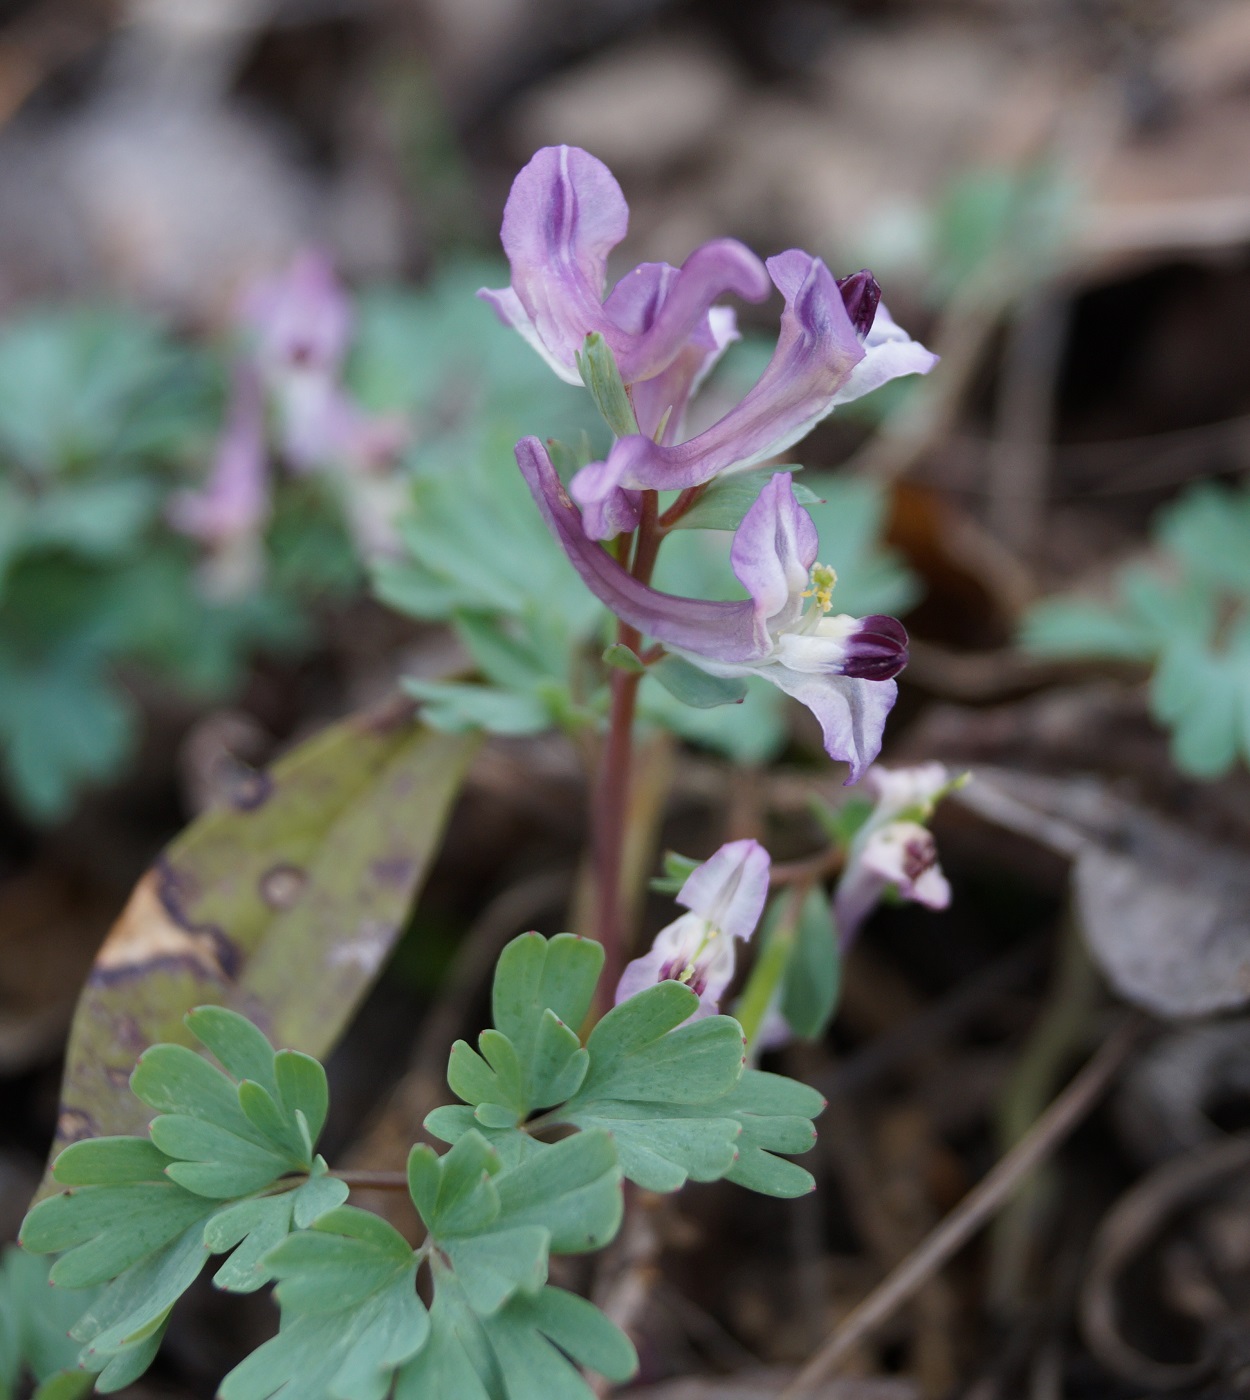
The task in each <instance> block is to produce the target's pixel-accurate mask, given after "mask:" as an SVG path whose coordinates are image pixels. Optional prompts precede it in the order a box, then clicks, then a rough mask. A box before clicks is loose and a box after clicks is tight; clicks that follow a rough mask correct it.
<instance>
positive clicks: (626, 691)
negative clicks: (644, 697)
mask: <svg viewBox="0 0 1250 1400" xmlns="http://www.w3.org/2000/svg"><path fill="white" fill-rule="evenodd" d="M658 513H659V506H658V497H657V495H656V493H655V492H654V491H646V492H644V493H643V506H642V518H641V520H640V521H639V525H638V534H637V538H636V541H635V544H634V559H633V564H632V566H631V569H630V572H631V573H632V574H633V575H634V577H635V578H637V579H639V580H640V581H641V582H643V583H648V582H649V581H650V579H651V571H652V569H653V568H654V567H655V557H656V554H657V553H658V551H659V548H660V539H661V536H660V533H659V531H658V529H657V515H658ZM616 640H617V641H618V642H619V643H620V644H621V645H622V646H626V647H628V648H629V649H630V650H631V651H633V652H635V653H637V652H638V651H639V650H640V649H641V644H642V634H641V633H640V632H639V631H638V629H637V628H636V627H631V626H629V624H628V623H625V622H618V623H617V628H616ZM641 679H642V678H641V676H639V675H635V674H632V673H630V672H626V671H617V670H614V671H613V672H612V678H611V681H610V684H611V688H612V701H611V708H610V709H609V712H608V734H607V739H606V740H605V742H604V745H603V753H602V756H601V759H600V763H599V772H598V776H597V777H596V780H595V790H594V795H593V799H592V807H591V823H592V836H591V849H592V853H593V859H594V867H595V921H596V927H595V934H596V936H597V937H598V939H599V942H600V943H602V944H603V949H604V954H605V959H604V970H603V976H602V977H601V978H600V980H599V1007H598V1009H599V1014H600V1015H603V1014H604V1013H605V1012H606V1011H608V1010H609V1009H610V1008H611V1006H612V998H613V995H614V993H615V991H616V984H617V983H618V982H619V981H620V979H621V973H622V972H623V971H624V970H625V963H626V961H627V958H628V954H629V933H630V930H629V929H627V928H626V927H625V917H624V910H625V901H624V897H623V891H622V889H621V874H622V866H623V861H624V851H625V835H626V826H627V821H628V813H629V797H630V779H631V776H632V773H631V770H632V767H633V740H634V715H635V712H636V710H637V706H638V683H639V681H640V680H641Z"/></svg>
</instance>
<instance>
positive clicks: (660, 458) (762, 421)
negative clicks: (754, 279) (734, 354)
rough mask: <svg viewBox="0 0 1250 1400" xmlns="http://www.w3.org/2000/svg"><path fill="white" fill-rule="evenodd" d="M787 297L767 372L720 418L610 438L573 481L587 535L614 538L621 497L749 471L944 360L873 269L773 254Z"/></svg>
mask: <svg viewBox="0 0 1250 1400" xmlns="http://www.w3.org/2000/svg"><path fill="white" fill-rule="evenodd" d="M768 271H769V275H770V276H771V277H772V279H773V281H774V282H775V283H776V285H777V288H778V290H779V291H780V292H781V293H782V295H783V296H784V297H785V302H786V304H785V310H784V311H783V312H782V317H781V332H780V335H779V337H778V340H777V348H776V350H775V351H774V352H773V356H772V359H771V360H770V361H769V363H768V365H767V367H766V368H765V370H764V373H763V374H762V375H761V376H760V378H759V380H758V381H757V382H756V384H755V385H754V387H753V388H751V389H750V390H749V391H748V393H747V394H746V396H745V398H743V399H742V400H741V402H740V403H738V404H737V405H736V406H735V407H734V408H732V409H731V410H730V411H729V412H728V413H727V414H726V415H725V416H724V417H723V418H721V419H720V421H719V422H717V423H714V424H713V425H712V426H711V427H710V428H708V429H707V430H706V432H702V433H699V434H698V435H697V436H695V437H693V438H690V439H689V440H688V441H685V442H677V441H674V440H673V439H672V437H671V436H669V435H666V436H664V437H662V438H661V439H660V440H659V441H656V440H655V435H654V433H653V432H652V431H650V430H649V429H648V427H647V425H645V424H644V423H643V422H642V421H641V419H640V421H639V427H640V428H641V429H642V431H641V432H640V433H638V434H636V435H632V436H630V437H625V438H622V439H621V440H620V441H619V442H616V443H614V444H613V446H612V449H611V451H610V452H609V453H608V456H607V460H606V461H603V462H592V463H590V464H589V465H588V466H586V467H583V468H582V470H581V471H580V472H578V474H577V475H576V476H575V477H574V478H573V482H572V486H571V488H570V489H571V491H572V494H573V498H574V499H575V500H576V501H577V502H578V504H579V505H581V507H582V509H583V510H584V511H585V512H586V516H587V531H588V533H589V534H591V535H593V536H594V537H595V538H596V539H609V538H611V534H610V533H608V532H609V530H610V528H611V526H612V525H614V524H615V523H616V522H617V520H618V519H619V518H620V517H621V506H620V498H621V496H622V494H624V495H625V496H626V497H628V496H629V495H630V494H631V493H633V492H636V491H638V490H670V489H672V490H684V489H686V488H688V487H691V486H699V485H702V484H703V483H704V482H707V481H710V480H711V479H712V478H713V477H715V476H717V475H719V474H720V473H721V472H726V471H731V470H732V471H744V470H746V469H748V468H750V467H752V466H755V465H756V464H757V463H759V462H763V461H766V460H767V459H768V458H770V457H775V456H776V455H777V454H778V453H780V452H783V451H785V449H786V448H788V447H791V446H793V444H794V443H796V442H798V441H799V439H800V438H802V437H805V436H806V435H807V433H808V432H810V431H811V429H812V428H813V427H814V426H815V425H816V424H817V423H818V422H820V420H821V419H822V418H825V417H827V416H828V414H830V413H831V412H832V411H833V410H834V409H835V408H837V407H838V405H839V404H844V403H849V402H850V401H851V400H852V399H857V398H859V397H860V396H861V395H863V394H866V393H869V392H870V391H871V390H873V389H876V388H878V387H879V386H880V385H882V384H884V383H885V382H886V381H887V380H890V379H894V378H896V377H897V376H899V375H902V374H917V373H918V374H927V373H928V371H929V370H930V369H931V368H932V367H933V365H934V364H936V363H937V357H936V356H935V355H932V354H930V352H929V351H928V350H926V349H925V348H924V347H923V346H922V345H919V344H917V342H915V341H913V340H912V339H911V338H910V337H909V336H908V335H907V333H906V332H905V331H903V330H901V329H900V328H899V327H898V326H897V325H895V323H894V322H893V321H892V320H891V319H890V316H889V313H888V312H887V311H886V310H885V308H884V307H883V306H880V305H879V302H880V297H881V289H880V288H879V287H878V286H877V283H876V280H875V279H874V278H873V276H872V274H871V273H869V272H858V273H856V274H855V275H854V276H853V277H847V278H844V279H843V280H842V281H841V282H838V281H835V279H834V278H833V276H832V274H831V273H830V272H829V269H828V268H827V267H826V266H825V265H824V263H823V262H821V261H820V259H819V258H813V257H811V256H809V255H808V254H807V253H803V252H800V251H799V250H798V249H791V250H790V251H789V252H788V253H781V254H779V255H778V256H777V257H775V258H769V260H768Z"/></svg>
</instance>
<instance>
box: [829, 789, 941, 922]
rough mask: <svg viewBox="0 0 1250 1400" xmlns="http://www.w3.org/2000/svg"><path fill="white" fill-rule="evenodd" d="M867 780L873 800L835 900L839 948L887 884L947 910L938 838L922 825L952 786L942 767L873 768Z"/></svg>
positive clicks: (901, 894) (919, 901) (911, 897)
mask: <svg viewBox="0 0 1250 1400" xmlns="http://www.w3.org/2000/svg"><path fill="white" fill-rule="evenodd" d="M865 781H866V782H867V784H868V785H869V786H870V787H872V788H873V789H874V790H875V791H876V795H877V803H876V806H875V807H874V809H873V812H872V815H871V816H870V817H869V818H868V820H867V822H865V823H864V825H863V826H862V827H861V828H860V830H859V832H858V833H857V834H856V837H855V840H854V841H853V842H852V844H851V850H850V854H849V856H848V858H847V863H846V869H845V871H844V872H843V874H842V878H841V880H839V882H838V888H837V892H836V894H835V895H834V901H833V914H834V922H835V923H836V924H837V928H838V938H839V940H840V942H841V944H842V946H843V948H845V947H847V946H848V945H849V944H850V943H851V942H852V941H853V940H854V938H855V936H856V935H857V934H858V932H859V930H860V928H861V926H862V925H863V922H864V920H865V919H866V918H867V917H868V915H869V914H871V913H872V911H873V910H874V909H875V908H876V906H877V904H878V902H879V901H880V899H881V896H882V895H883V894H885V892H886V891H887V890H889V889H891V888H893V889H894V890H895V891H896V892H897V894H898V895H899V897H900V898H902V899H907V900H912V901H914V902H915V903H917V904H923V905H926V906H927V907H928V908H930V909H945V908H946V907H947V905H948V904H949V903H950V900H951V887H950V884H949V883H948V882H947V879H946V876H945V875H944V874H943V873H942V867H941V866H940V865H939V864H938V855H937V843H936V842H935V841H934V839H933V833H932V832H931V831H929V829H928V827H927V826H925V825H924V823H926V822H927V821H929V819H930V818H931V817H932V815H933V809H934V807H935V806H936V805H937V803H938V801H939V799H940V798H942V797H943V796H945V794H946V793H947V792H949V791H950V788H951V778H950V775H949V774H948V773H947V771H946V769H945V768H944V767H943V766H942V764H940V763H924V764H920V765H918V766H917V767H915V768H898V769H893V770H891V769H888V768H881V767H874V768H871V769H870V770H869V772H868V774H867V777H866V779H865Z"/></svg>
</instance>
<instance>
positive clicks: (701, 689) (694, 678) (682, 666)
mask: <svg viewBox="0 0 1250 1400" xmlns="http://www.w3.org/2000/svg"><path fill="white" fill-rule="evenodd" d="M648 674H649V675H652V676H654V677H655V679H656V680H657V681H659V683H660V684H661V685H662V686H663V687H664V689H665V690H667V691H668V693H669V694H670V695H671V696H673V698H674V699H676V700H680V701H681V703H682V704H683V705H690V706H692V707H693V708H694V709H696V710H712V709H715V708H716V706H718V705H740V704H741V703H742V702H743V700H745V699H746V694H747V683H746V681H745V680H743V679H742V678H741V677H730V676H709V675H708V673H707V672H706V671H701V670H700V669H699V668H698V667H697V666H695V665H693V664H692V663H691V662H689V661H687V660H686V659H685V657H684V656H665V657H663V658H662V659H661V660H659V661H657V662H656V663H655V665H654V666H651V667H649V668H648Z"/></svg>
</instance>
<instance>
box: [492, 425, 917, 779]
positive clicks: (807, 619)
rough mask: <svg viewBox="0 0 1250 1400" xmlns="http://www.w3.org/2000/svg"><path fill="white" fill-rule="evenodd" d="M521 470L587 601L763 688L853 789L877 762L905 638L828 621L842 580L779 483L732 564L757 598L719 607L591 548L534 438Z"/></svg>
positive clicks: (768, 491) (780, 476)
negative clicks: (806, 714)
mask: <svg viewBox="0 0 1250 1400" xmlns="http://www.w3.org/2000/svg"><path fill="white" fill-rule="evenodd" d="M516 452H517V462H518V464H519V465H520V468H521V472H522V474H523V475H524V477H525V479H526V481H527V482H528V484H529V487H530V490H531V492H532V493H533V495H534V499H535V501H536V502H537V503H538V507H539V509H540V510H541V511H542V513H543V516H544V518H545V519H546V521H547V523H548V525H549V526H550V528H551V530H552V532H553V533H554V535H555V536H556V539H557V540H558V541H559V543H560V545H561V547H562V548H563V549H564V551H565V553H566V554H567V555H568V556H569V559H570V560H571V561H572V564H573V566H574V568H575V569H576V570H577V571H578V573H579V574H580V575H581V577H582V580H583V581H584V582H585V584H586V586H587V587H588V588H589V589H590V591H591V592H592V593H593V594H594V595H595V596H596V597H597V598H598V599H599V600H600V601H601V602H603V603H605V604H606V605H607V606H608V607H609V608H610V609H611V610H612V611H613V612H614V613H615V614H616V615H617V617H619V618H621V619H623V620H624V621H625V622H628V623H629V624H630V625H631V626H633V627H637V628H638V629H639V630H640V631H642V632H644V633H646V634H647V635H648V636H651V637H654V638H656V640H658V641H661V642H663V643H664V644H665V645H666V646H667V647H668V648H669V649H670V650H672V651H675V652H678V653H679V654H680V655H682V656H684V657H686V658H687V659H688V660H689V661H691V662H693V663H694V664H695V665H696V666H698V667H699V668H700V669H702V670H704V671H706V672H708V673H709V674H711V675H714V676H727V677H738V676H760V677H761V678H762V679H764V680H766V681H769V682H770V683H771V684H773V685H775V686H777V687H778V688H779V689H781V690H783V691H785V693H786V694H787V695H792V696H793V697H794V698H795V699H796V700H798V701H800V703H802V704H804V705H806V706H807V707H808V709H810V710H811V711H812V713H813V714H814V715H815V716H816V718H817V719H818V720H819V721H820V724H821V728H822V730H823V732H824V741H825V749H826V751H827V752H828V754H829V756H830V757H831V758H834V759H837V760H840V761H843V762H846V763H848V764H849V765H850V769H851V772H850V777H849V778H848V780H847V781H848V782H855V781H856V780H857V779H858V778H859V776H860V774H861V773H862V772H863V771H864V770H865V769H866V768H867V766H868V765H869V764H870V763H871V762H872V761H873V759H874V758H875V757H876V756H877V753H878V751H879V750H880V747H881V736H882V731H883V730H884V727H885V720H886V716H887V715H888V714H889V712H890V709H891V707H892V706H893V704H894V699H895V695H896V686H895V684H894V681H893V679H892V678H893V677H894V676H896V675H897V674H898V672H899V671H901V670H902V668H903V666H904V665H905V664H906V662H907V633H906V632H905V631H904V629H903V626H902V624H901V623H899V622H897V621H896V620H895V619H894V618H892V617H882V616H873V617H864V618H855V617H849V616H847V615H845V614H838V615H835V614H833V613H832V592H833V587H834V584H835V582H836V575H835V574H834V571H833V570H832V569H830V568H828V567H826V566H824V565H821V564H817V563H816V552H817V537H816V527H815V525H814V524H813V523H812V519H811V516H810V515H808V514H807V512H806V511H805V510H803V509H802V507H801V506H799V504H798V502H797V501H796V500H795V499H794V491H793V488H792V485H791V479H790V475H789V473H788V472H778V473H776V474H775V475H774V476H773V478H772V480H771V481H770V482H769V484H768V485H767V486H765V487H764V489H763V491H761V493H760V495H759V498H758V500H757V501H756V502H755V504H754V505H753V506H752V507H751V509H750V510H749V511H748V512H747V513H746V515H745V516H744V517H743V520H742V523H741V524H740V525H739V527H738V530H737V533H736V534H735V535H734V540H733V547H732V551H731V555H730V557H731V561H732V563H733V568H734V572H735V574H736V575H737V577H738V580H739V582H740V583H741V584H742V585H743V586H744V587H745V588H746V590H747V592H748V593H749V594H750V595H751V596H750V597H749V598H746V599H743V600H742V601H741V602H713V601H710V600H705V599H697V598H681V597H677V596H675V595H673V594H670V593H661V592H659V591H658V590H656V589H654V588H650V587H648V586H647V585H646V584H643V583H640V582H639V581H638V580H637V579H636V578H634V577H633V576H632V575H630V574H629V573H627V572H626V571H625V569H623V568H622V567H621V565H620V564H618V563H617V561H616V560H615V559H614V558H613V557H612V556H611V555H610V554H608V552H607V551H606V550H605V549H603V548H602V547H601V546H600V545H598V544H596V543H595V542H594V541H593V540H591V539H590V538H589V537H588V536H587V534H586V531H585V529H584V528H583V524H582V518H581V513H580V512H579V511H578V509H577V507H576V506H575V505H574V504H573V502H572V501H571V500H570V499H569V497H568V495H567V493H566V492H565V490H564V488H563V486H562V485H561V483H560V479H559V477H558V476H557V475H556V471H555V468H554V467H553V466H552V464H551V459H550V458H549V457H548V455H547V452H546V450H545V449H544V447H543V445H542V444H541V443H540V442H539V441H538V439H537V438H524V439H522V441H521V442H519V443H518V444H517V449H516Z"/></svg>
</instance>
